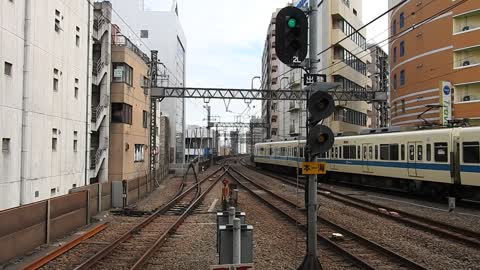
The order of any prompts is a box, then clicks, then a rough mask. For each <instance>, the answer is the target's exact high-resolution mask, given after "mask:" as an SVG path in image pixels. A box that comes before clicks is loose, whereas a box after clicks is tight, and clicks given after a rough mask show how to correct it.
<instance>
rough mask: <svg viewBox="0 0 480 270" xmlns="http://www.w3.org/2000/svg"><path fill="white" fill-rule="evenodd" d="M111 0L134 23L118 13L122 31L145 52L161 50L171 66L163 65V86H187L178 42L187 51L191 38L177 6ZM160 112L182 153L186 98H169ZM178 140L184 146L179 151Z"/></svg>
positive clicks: (172, 141)
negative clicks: (167, 7) (146, 5)
mask: <svg viewBox="0 0 480 270" xmlns="http://www.w3.org/2000/svg"><path fill="white" fill-rule="evenodd" d="M111 2H112V5H113V9H114V10H116V11H117V12H118V13H119V14H120V16H121V17H122V18H123V19H124V20H125V21H126V22H127V23H128V25H129V26H130V27H127V26H126V25H125V23H124V22H123V21H122V20H121V19H120V18H119V17H118V16H116V15H115V14H114V16H113V23H115V24H118V25H119V26H120V27H121V29H122V33H123V34H124V35H126V36H127V37H128V38H129V39H131V40H136V41H137V45H138V47H139V48H141V49H142V50H144V51H149V50H150V49H151V50H158V59H159V60H160V61H161V62H162V63H163V64H164V65H165V66H166V67H167V68H166V69H162V67H160V72H165V74H166V75H167V76H168V80H162V81H161V84H162V85H163V86H178V87H181V86H185V80H186V78H185V74H186V68H185V66H186V57H185V56H184V57H183V63H180V65H183V68H179V65H178V64H179V63H178V61H177V60H178V58H177V57H178V55H179V54H178V49H179V45H178V44H179V43H178V41H180V43H181V44H182V46H183V49H184V50H185V53H186V49H187V40H186V37H185V34H184V32H183V29H182V26H181V24H180V20H179V17H178V16H177V14H176V13H175V11H174V10H175V9H174V8H173V7H172V10H169V11H152V10H144V0H128V1H125V0H111ZM173 2H174V3H175V2H176V1H173ZM174 3H173V4H174ZM140 30H148V38H142V39H141V41H140V40H139V37H140V36H141V35H140ZM132 31H133V32H132ZM182 69H183V70H182ZM159 79H160V78H159ZM160 111H161V112H162V114H163V115H165V116H167V117H168V118H169V119H170V145H171V147H174V152H175V153H177V154H178V153H179V154H180V155H182V153H183V152H184V150H183V149H185V145H184V141H185V135H184V134H181V136H182V137H181V138H178V140H177V137H178V136H177V135H179V134H178V133H179V132H180V133H181V131H182V130H183V129H184V127H185V113H184V112H185V103H184V100H182V99H165V100H163V101H162V103H161V107H160ZM177 141H178V142H179V143H180V146H181V148H182V149H179V150H177ZM182 156H183V155H182ZM177 160H178V159H177Z"/></svg>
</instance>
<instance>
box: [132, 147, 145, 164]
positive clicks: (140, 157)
mask: <svg viewBox="0 0 480 270" xmlns="http://www.w3.org/2000/svg"><path fill="white" fill-rule="evenodd" d="M143 148H144V144H135V151H134V157H133V160H134V161H135V162H143V161H144V151H143Z"/></svg>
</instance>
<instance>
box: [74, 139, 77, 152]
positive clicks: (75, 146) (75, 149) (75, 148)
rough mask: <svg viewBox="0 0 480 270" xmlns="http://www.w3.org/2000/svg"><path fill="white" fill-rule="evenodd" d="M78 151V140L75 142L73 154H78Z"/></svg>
mask: <svg viewBox="0 0 480 270" xmlns="http://www.w3.org/2000/svg"><path fill="white" fill-rule="evenodd" d="M77 150H78V140H77V139H75V140H73V152H77Z"/></svg>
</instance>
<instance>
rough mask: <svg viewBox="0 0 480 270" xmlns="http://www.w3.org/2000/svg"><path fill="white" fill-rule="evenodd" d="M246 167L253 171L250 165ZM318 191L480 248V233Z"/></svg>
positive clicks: (285, 179) (322, 189) (291, 182)
mask: <svg viewBox="0 0 480 270" xmlns="http://www.w3.org/2000/svg"><path fill="white" fill-rule="evenodd" d="M243 165H244V164H243ZM244 166H246V167H247V168H249V169H252V168H251V167H250V166H248V165H244ZM255 172H257V173H260V174H263V175H266V176H269V177H272V178H275V179H278V180H280V181H282V182H284V183H286V184H289V185H292V186H298V187H299V188H302V189H304V184H303V183H304V182H303V179H301V181H299V182H298V183H297V181H296V180H294V179H291V178H289V177H284V176H278V175H275V174H273V173H267V172H264V171H258V170H255ZM318 190H319V191H318V193H319V194H321V195H322V196H324V197H327V198H329V199H332V200H335V201H338V202H341V203H343V204H345V205H348V206H351V207H355V208H357V209H360V210H362V211H366V212H369V213H373V214H375V215H379V216H382V217H384V218H386V219H391V220H394V221H396V222H399V223H402V224H405V225H408V226H411V227H413V228H416V229H419V230H421V231H426V232H430V233H432V234H434V235H437V236H441V237H443V238H445V239H448V240H454V241H457V242H460V243H462V244H465V245H468V246H472V247H475V248H478V247H480V233H477V232H474V231H471V230H467V229H465V228H461V227H458V226H454V225H451V224H447V223H443V222H440V221H437V220H433V219H429V218H426V217H423V216H419V215H415V214H412V213H408V212H405V211H401V210H397V209H390V208H389V207H387V206H385V205H381V204H378V203H373V202H370V201H366V200H363V199H360V198H357V197H354V196H350V195H348V194H344V193H341V192H338V191H335V190H332V189H328V188H325V187H319V188H318ZM392 213H393V214H392ZM397 214H398V215H397Z"/></svg>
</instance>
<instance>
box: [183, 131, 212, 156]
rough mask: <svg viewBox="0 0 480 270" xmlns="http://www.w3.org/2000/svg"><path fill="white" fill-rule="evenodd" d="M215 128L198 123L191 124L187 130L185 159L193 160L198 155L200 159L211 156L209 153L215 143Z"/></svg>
mask: <svg viewBox="0 0 480 270" xmlns="http://www.w3.org/2000/svg"><path fill="white" fill-rule="evenodd" d="M214 132H215V131H214V130H210V132H209V130H208V129H207V128H205V127H200V126H197V125H189V126H188V127H187V129H186V130H185V160H186V161H187V162H190V161H192V160H193V159H195V158H196V157H200V160H205V159H208V158H209V155H210V154H209V153H210V150H209V149H211V148H212V147H213V144H214V142H213V141H214V140H213V137H214V136H213V134H214Z"/></svg>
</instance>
